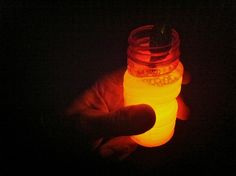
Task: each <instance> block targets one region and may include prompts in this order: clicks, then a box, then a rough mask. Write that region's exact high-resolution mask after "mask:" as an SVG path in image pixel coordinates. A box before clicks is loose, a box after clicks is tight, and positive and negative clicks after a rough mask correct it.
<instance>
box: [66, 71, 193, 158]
mask: <svg viewBox="0 0 236 176" xmlns="http://www.w3.org/2000/svg"><path fill="white" fill-rule="evenodd" d="M124 73H125V69H120V70H118V71H115V72H113V73H111V74H108V75H105V76H104V77H102V78H101V79H100V80H98V81H97V82H96V83H95V84H94V85H93V86H92V87H91V88H90V89H88V90H86V91H85V92H84V93H83V94H82V95H81V96H79V97H78V98H76V99H75V100H74V101H73V102H72V104H71V105H70V106H69V108H67V110H66V113H65V114H66V118H71V119H73V121H74V122H75V123H76V124H75V126H76V128H78V129H80V132H82V133H83V135H85V136H86V137H87V138H88V141H90V144H91V147H92V149H94V150H97V151H98V153H99V154H100V155H101V156H102V157H106V158H107V157H108V158H115V159H118V160H123V159H124V158H126V157H127V156H129V155H130V154H131V153H132V152H134V151H135V149H136V147H137V144H136V143H135V142H134V141H132V140H131V139H130V138H129V136H130V135H137V134H141V133H143V132H145V131H147V130H149V129H150V128H151V127H152V126H153V125H154V123H155V119H156V117H155V113H154V111H153V109H152V108H151V107H150V106H149V105H145V104H140V105H134V106H127V107H124V97H123V76H124ZM189 81H190V76H189V74H186V72H185V74H184V76H183V82H182V84H187V83H188V82H189ZM177 101H178V106H179V108H178V113H177V117H178V119H181V120H186V119H187V118H188V114H189V109H188V107H187V106H186V105H185V103H184V102H183V100H182V98H181V97H180V96H178V97H177Z"/></svg>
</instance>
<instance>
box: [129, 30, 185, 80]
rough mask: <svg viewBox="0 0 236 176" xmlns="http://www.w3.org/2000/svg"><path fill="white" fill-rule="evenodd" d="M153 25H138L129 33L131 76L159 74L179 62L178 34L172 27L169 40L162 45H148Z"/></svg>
mask: <svg viewBox="0 0 236 176" xmlns="http://www.w3.org/2000/svg"><path fill="white" fill-rule="evenodd" d="M153 27H154V26H153V25H147V26H142V27H139V28H137V29H135V30H133V31H132V32H131V33H130V36H129V39H128V42H129V47H128V51H127V54H128V71H129V73H130V74H132V75H133V76H137V77H149V76H159V75H163V74H167V73H170V72H171V71H173V70H174V69H175V68H176V67H177V65H178V62H179V56H180V51H179V45H180V40H179V35H178V33H177V32H176V31H175V30H174V29H172V30H171V41H170V42H169V44H167V45H163V46H160V45H159V46H150V41H151V37H150V36H151V32H152V29H153Z"/></svg>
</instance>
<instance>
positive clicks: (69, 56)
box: [0, 0, 235, 175]
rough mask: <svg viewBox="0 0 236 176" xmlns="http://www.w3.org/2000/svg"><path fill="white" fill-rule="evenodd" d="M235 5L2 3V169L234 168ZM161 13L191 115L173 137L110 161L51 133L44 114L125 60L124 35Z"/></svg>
mask: <svg viewBox="0 0 236 176" xmlns="http://www.w3.org/2000/svg"><path fill="white" fill-rule="evenodd" d="M234 7H235V4H233V3H232V2H231V1H226V0H225V1H210V2H195V3H190V2H189V3H184V2H183V1H181V2H178V3H172V4H168V3H164V2H162V1H156V2H155V3H154V2H152V3H151V2H147V1H139V2H129V3H127V2H126V3H121V2H120V1H116V2H112V1H111V2H109V3H102V2H100V1H94V2H89V1H86V2H85V1H78V2H76V3H65V2H61V1H57V2H51V3H50V2H48V3H43V2H40V1H39V2H37V1H34V2H21V1H15V2H14V1H1V4H0V10H1V11H0V20H1V35H0V36H1V39H0V40H1V41H0V43H1V65H2V68H1V75H2V76H3V79H2V81H3V83H2V87H3V88H4V91H3V92H2V93H3V96H2V97H3V98H2V101H1V104H2V107H4V110H6V114H4V115H3V117H2V119H3V123H2V126H3V128H2V129H3V130H4V132H3V134H4V136H5V137H4V141H3V146H5V148H4V149H3V150H2V154H3V157H2V159H3V160H4V163H5V164H6V167H5V166H4V168H5V170H6V171H7V172H11V171H14V170H17V171H26V172H29V173H38V172H40V173H41V172H42V173H48V172H50V173H62V172H64V173H68V172H74V173H76V174H81V173H82V171H86V172H87V173H90V172H95V173H97V174H99V173H100V174H108V175H111V174H112V173H113V174H116V173H118V174H124V173H129V174H149V173H156V174H157V173H165V172H168V173H172V172H173V173H184V172H186V173H187V174H191V173H193V172H202V173H208V172H214V171H220V170H223V171H229V170H232V169H233V167H235V149H234V138H235V135H234V134H235V131H234V129H233V128H234V127H235V125H234V116H233V114H232V113H233V112H232V111H233V109H234V108H235V104H234V103H233V97H234V95H235V89H233V87H232V85H233V83H234V78H233V75H234V74H235V71H234V67H233V64H234V57H233V53H234V47H233V46H234V43H233V38H234V31H233V29H234V26H233V25H234V24H233V10H235V8H234ZM166 16H170V22H171V23H172V25H173V26H174V28H175V29H176V30H177V31H178V32H179V34H180V37H181V60H182V62H183V64H184V66H185V69H186V70H188V71H189V72H190V73H191V76H192V82H191V84H189V85H187V86H183V89H182V94H183V96H184V98H185V100H186V103H187V104H188V105H189V106H190V108H191V116H190V119H189V120H188V121H187V122H181V121H178V122H177V125H176V132H175V136H174V137H173V139H172V140H171V141H170V142H169V143H168V144H166V145H164V146H162V147H159V148H150V149H149V148H142V147H139V148H138V149H137V150H136V151H135V152H134V153H133V154H132V155H131V156H130V157H129V158H128V159H127V160H125V161H123V162H115V161H114V162H113V161H107V160H103V159H101V158H99V157H98V156H96V154H94V153H86V152H82V153H81V152H78V151H79V150H80V148H79V147H76V146H77V145H76V144H74V143H73V142H72V143H71V142H68V141H66V140H65V139H63V137H62V138H59V139H58V138H57V139H55V138H54V137H51V136H50V134H49V132H48V131H47V130H45V129H44V128H43V127H42V119H44V118H49V119H50V118H52V119H53V118H55V117H56V114H58V113H60V112H61V111H62V110H63V109H64V108H65V107H66V106H67V105H68V103H70V102H71V101H72V100H73V98H75V97H76V96H77V95H78V94H79V93H81V92H82V91H83V90H85V89H86V88H88V87H89V86H90V85H92V84H93V82H94V81H95V80H96V79H97V78H99V77H100V76H101V75H103V74H104V73H107V72H110V71H112V70H114V69H117V68H120V67H122V66H125V65H126V49H127V38H128V35H129V33H130V31H131V30H132V29H134V28H136V27H139V26H142V25H146V24H154V23H156V22H159V21H163V19H165V18H166ZM5 97H6V98H5ZM55 126H56V124H55ZM59 133H60V132H59ZM59 136H60V135H59ZM64 138H66V135H64ZM65 141H66V142H65ZM77 150H78V151H77ZM82 175H84V174H82Z"/></svg>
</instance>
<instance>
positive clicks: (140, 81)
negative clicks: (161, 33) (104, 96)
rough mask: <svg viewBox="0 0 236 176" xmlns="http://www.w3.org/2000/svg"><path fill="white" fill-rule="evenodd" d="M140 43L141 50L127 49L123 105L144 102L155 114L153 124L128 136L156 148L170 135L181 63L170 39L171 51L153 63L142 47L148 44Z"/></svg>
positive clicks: (175, 107) (168, 138)
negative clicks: (146, 129)
mask: <svg viewBox="0 0 236 176" xmlns="http://www.w3.org/2000/svg"><path fill="white" fill-rule="evenodd" d="M145 30H146V29H145ZM133 35H134V34H133ZM140 36H141V38H143V36H142V35H140ZM143 41H144V40H143ZM147 43H148V42H147ZM142 45H143V46H145V47H144V48H142V47H141V50H140V47H138V48H135V47H136V46H132V45H131V46H130V48H129V50H128V67H127V70H126V72H125V75H124V82H123V86H124V104H125V106H129V105H137V104H148V105H150V106H151V107H152V108H153V110H154V112H155V114H156V122H155V124H154V126H153V127H152V128H151V129H150V130H148V131H147V132H145V133H143V134H139V135H134V136H131V139H132V140H134V141H135V142H136V143H138V144H140V145H142V146H145V147H156V146H160V145H163V144H165V143H166V142H168V141H169V140H170V139H171V137H172V136H173V134H174V128H175V122H176V115H177V110H178V104H177V101H176V97H177V96H178V95H179V93H180V90H181V82H182V75H183V65H182V63H181V62H180V61H179V50H178V48H177V49H176V50H174V49H173V48H174V46H175V45H176V43H175V45H174V44H173V42H172V45H173V46H172V47H170V48H172V51H169V50H168V52H167V53H168V54H167V55H164V56H163V58H162V60H160V59H159V60H158V61H157V62H150V59H149V58H150V57H152V53H150V51H149V49H148V47H146V46H147V45H148V44H143V43H142ZM162 51H163V49H162ZM160 53H163V52H159V51H158V50H157V52H156V53H154V54H155V56H157V55H158V56H160Z"/></svg>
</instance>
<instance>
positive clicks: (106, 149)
mask: <svg viewBox="0 0 236 176" xmlns="http://www.w3.org/2000/svg"><path fill="white" fill-rule="evenodd" d="M136 148H137V144H136V143H135V142H134V141H132V140H131V139H130V138H129V137H127V136H121V137H116V138H112V139H111V140H109V141H108V142H106V143H105V144H104V145H102V146H101V147H100V148H99V154H100V155H101V156H102V157H104V158H114V159H119V160H123V159H125V158H126V157H128V156H129V155H130V154H131V153H133V152H134V151H135V149H136Z"/></svg>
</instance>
